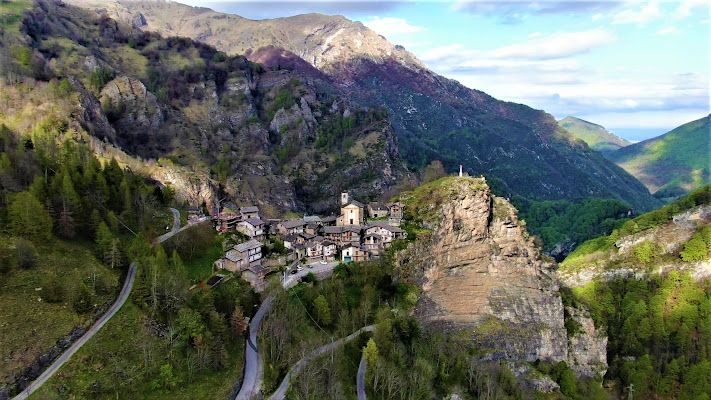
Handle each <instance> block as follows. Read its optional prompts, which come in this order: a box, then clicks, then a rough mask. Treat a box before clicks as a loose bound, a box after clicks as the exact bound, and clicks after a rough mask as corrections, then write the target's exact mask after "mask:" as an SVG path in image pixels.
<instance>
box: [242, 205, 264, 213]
mask: <svg viewBox="0 0 711 400" xmlns="http://www.w3.org/2000/svg"><path fill="white" fill-rule="evenodd" d="M239 212H241V213H253V212H256V213H258V212H259V207H257V206H247V207H240V208H239Z"/></svg>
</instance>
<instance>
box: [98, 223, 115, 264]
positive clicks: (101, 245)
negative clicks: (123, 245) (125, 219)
mask: <svg viewBox="0 0 711 400" xmlns="http://www.w3.org/2000/svg"><path fill="white" fill-rule="evenodd" d="M113 240H114V235H113V234H112V233H111V231H110V230H109V227H108V226H107V225H106V223H105V222H104V221H101V222H99V227H98V228H97V229H96V244H97V251H98V253H99V255H100V256H102V257H103V256H104V255H105V254H106V252H107V251H109V248H110V247H111V243H112V242H113Z"/></svg>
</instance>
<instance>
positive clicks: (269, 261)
mask: <svg viewBox="0 0 711 400" xmlns="http://www.w3.org/2000/svg"><path fill="white" fill-rule="evenodd" d="M403 208H404V207H403V204H402V203H399V202H394V203H380V202H371V203H368V204H367V205H365V204H363V203H361V202H359V201H357V200H355V199H353V198H352V196H351V195H350V194H349V193H348V192H344V193H341V196H340V215H338V216H324V217H321V216H318V215H309V216H304V217H303V218H300V219H284V220H281V219H262V216H261V214H260V211H259V207H257V206H246V207H237V206H236V205H234V204H232V203H225V205H224V207H223V208H222V210H221V212H219V213H217V214H216V215H215V216H214V218H213V224H214V227H215V229H216V230H217V231H218V233H219V234H226V233H228V232H239V233H240V234H241V235H240V237H242V238H243V241H242V242H241V243H238V244H235V245H231V246H229V247H228V248H225V249H223V250H224V251H223V255H222V258H220V259H219V260H217V261H215V264H214V265H215V269H216V270H220V269H224V270H228V271H230V272H231V273H235V274H240V275H241V276H242V277H243V278H244V279H245V280H246V281H247V282H249V283H250V284H251V285H252V286H253V287H255V289H256V290H257V291H261V290H263V289H264V287H265V277H266V275H267V274H268V273H270V272H274V271H276V270H278V269H279V268H282V267H284V266H287V268H286V271H285V277H284V279H283V280H284V283H285V284H286V277H287V276H288V274H294V275H296V274H297V273H298V272H300V271H303V266H302V265H306V266H307V267H309V268H314V266H315V265H318V266H319V267H321V268H317V269H316V270H317V271H319V272H320V273H323V272H327V273H328V272H330V271H331V270H332V268H333V267H334V266H335V265H337V264H338V263H340V262H343V263H347V262H351V261H370V260H377V259H378V258H379V257H380V255H381V254H382V253H383V251H385V250H386V249H387V248H388V247H390V245H391V244H392V243H393V241H395V240H399V239H405V238H406V237H407V232H405V231H404V230H403V229H401V228H400V223H401V221H402V218H403ZM197 210H198V209H197V208H195V207H192V208H189V209H188V211H190V212H196V211H197ZM279 242H281V243H282V244H283V248H284V252H285V254H276V257H274V255H275V254H273V255H272V256H271V257H268V258H267V257H266V255H265V254H263V252H262V249H263V247H269V248H274V245H275V244H276V243H279ZM277 246H280V245H277ZM324 266H325V267H324ZM303 275H305V273H304V274H300V276H298V277H297V279H298V278H300V277H301V276H303ZM297 279H294V280H293V282H294V283H296V281H297Z"/></svg>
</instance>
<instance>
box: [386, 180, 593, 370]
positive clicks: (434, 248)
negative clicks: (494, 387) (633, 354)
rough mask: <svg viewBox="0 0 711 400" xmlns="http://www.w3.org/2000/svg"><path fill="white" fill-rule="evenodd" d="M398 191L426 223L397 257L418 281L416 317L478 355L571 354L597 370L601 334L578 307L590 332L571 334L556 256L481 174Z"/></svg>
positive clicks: (404, 272) (553, 358)
mask: <svg viewBox="0 0 711 400" xmlns="http://www.w3.org/2000/svg"><path fill="white" fill-rule="evenodd" d="M402 200H403V201H404V202H405V203H406V204H408V207H411V208H410V210H411V212H413V213H417V214H416V215H419V216H421V218H422V225H423V226H427V227H430V228H431V232H429V233H427V234H422V235H420V236H419V238H418V240H417V241H416V242H415V243H414V244H413V245H411V246H410V247H409V248H408V249H407V250H406V251H403V252H401V253H399V254H398V257H397V260H398V267H399V271H400V273H401V278H402V279H408V280H414V281H415V282H418V283H419V284H420V285H421V287H422V294H421V296H420V299H419V302H418V304H417V307H416V310H415V315H416V317H417V318H418V319H419V320H420V321H421V323H422V324H424V325H425V326H428V327H429V328H430V329H436V330H442V331H445V332H447V333H450V334H452V335H454V337H456V338H458V339H462V340H466V341H470V342H471V343H472V344H473V345H474V347H476V348H477V349H478V350H479V354H480V356H481V358H482V359H483V360H507V361H535V360H542V361H548V362H558V361H562V360H565V361H568V360H573V361H574V362H575V364H576V366H579V368H578V369H577V370H576V371H579V373H581V374H582V375H589V374H588V372H589V371H593V370H594V371H604V368H598V366H599V364H605V343H606V342H605V341H604V340H602V339H600V338H599V337H598V336H597V332H596V331H595V330H594V327H592V328H591V327H590V326H588V322H589V319H588V320H585V319H584V318H583V317H582V316H578V315H577V314H576V316H577V317H578V318H580V320H581V321H582V323H581V324H582V325H583V326H584V327H585V328H586V329H588V330H590V333H589V334H585V335H582V334H581V336H580V337H578V338H576V339H575V341H574V342H572V343H571V344H570V345H569V344H568V334H567V331H566V327H565V320H564V309H563V303H562V300H561V296H560V293H559V291H558V290H559V283H558V279H557V277H556V275H555V272H554V267H555V265H554V263H553V262H548V261H544V260H543V259H542V258H541V253H540V249H539V248H537V247H536V246H535V244H534V241H533V238H531V237H529V236H528V233H527V232H526V228H525V225H524V224H523V223H521V222H520V221H519V220H518V218H517V215H516V210H515V208H514V207H513V206H512V205H511V204H510V203H509V202H508V201H506V200H504V199H502V198H497V197H494V196H493V195H492V194H491V192H490V189H489V187H488V186H487V185H486V182H485V180H484V179H483V178H481V179H474V178H468V177H467V178H453V177H450V178H444V179H442V180H439V181H436V182H433V183H430V184H428V185H425V186H423V187H420V188H418V189H416V190H415V191H414V192H410V193H409V194H405V195H403V196H402ZM590 323H591V322H590ZM589 328H591V329H589ZM586 332H587V331H586ZM570 350H573V351H574V354H571V353H570ZM578 351H582V352H585V351H588V352H590V353H591V354H588V355H585V354H582V353H581V354H578ZM590 363H593V364H595V365H594V366H592V365H588V364H590ZM605 367H606V364H605ZM595 368H597V369H595Z"/></svg>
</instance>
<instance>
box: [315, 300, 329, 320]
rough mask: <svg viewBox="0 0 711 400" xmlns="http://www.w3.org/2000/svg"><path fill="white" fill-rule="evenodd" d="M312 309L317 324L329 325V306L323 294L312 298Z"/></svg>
mask: <svg viewBox="0 0 711 400" xmlns="http://www.w3.org/2000/svg"><path fill="white" fill-rule="evenodd" d="M314 310H315V311H316V319H317V320H318V322H319V324H321V325H324V326H329V325H331V308H330V307H329V306H328V302H327V301H326V298H325V297H323V295H319V296H318V297H317V298H316V300H314Z"/></svg>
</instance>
